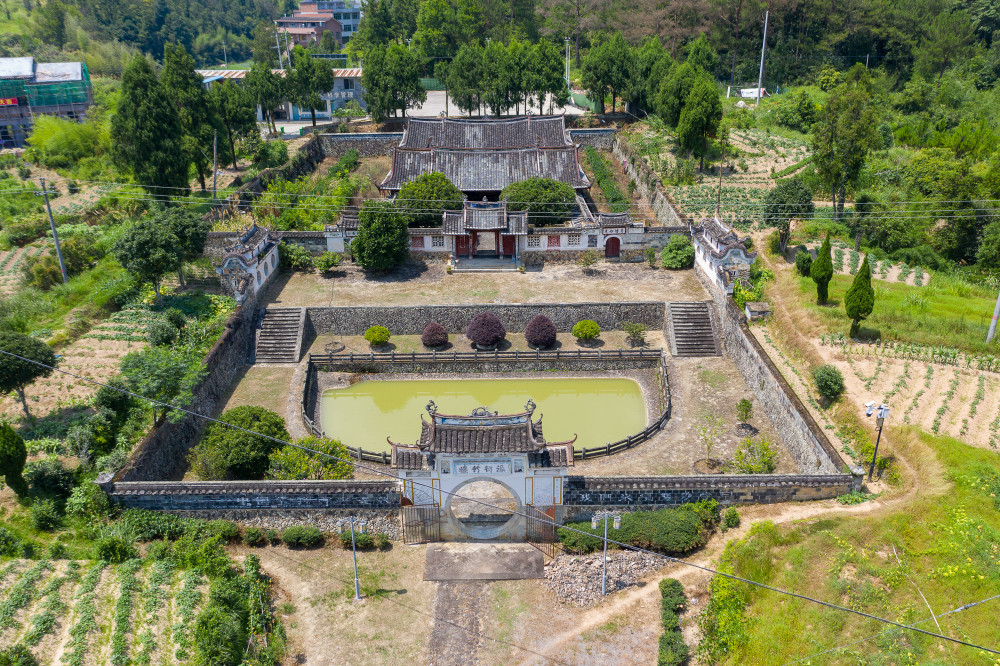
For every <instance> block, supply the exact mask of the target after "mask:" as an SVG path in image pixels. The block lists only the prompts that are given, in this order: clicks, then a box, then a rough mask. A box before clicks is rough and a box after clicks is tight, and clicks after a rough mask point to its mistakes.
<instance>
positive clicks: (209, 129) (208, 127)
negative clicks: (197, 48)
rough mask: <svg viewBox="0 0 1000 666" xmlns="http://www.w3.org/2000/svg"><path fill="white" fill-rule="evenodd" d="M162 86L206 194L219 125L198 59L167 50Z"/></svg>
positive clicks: (176, 48)
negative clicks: (215, 135) (179, 124)
mask: <svg viewBox="0 0 1000 666" xmlns="http://www.w3.org/2000/svg"><path fill="white" fill-rule="evenodd" d="M160 85H161V86H162V87H163V89H164V90H166V91H169V94H170V96H171V98H172V99H173V101H174V105H175V106H176V107H177V116H178V118H180V121H181V130H182V131H183V136H182V142H183V144H184V150H185V152H186V153H187V155H188V159H189V160H190V161H191V163H192V164H194V170H195V173H197V175H198V183H199V184H200V185H201V189H202V191H204V190H205V176H207V175H208V174H210V173H212V164H211V158H210V157H209V155H210V154H211V152H212V151H211V149H210V148H209V147H210V146H211V145H212V140H213V132H214V131H215V130H216V129H218V127H217V121H216V119H215V117H214V116H213V114H212V111H211V107H210V106H209V104H208V92H207V91H206V90H205V87H204V86H203V85H202V83H201V76H200V75H199V74H197V73H195V71H194V58H192V57H191V56H190V55H188V52H187V51H185V50H184V47H183V46H181V45H180V44H177V45H176V46H174V45H173V44H167V45H165V46H164V47H163V71H162V72H160Z"/></svg>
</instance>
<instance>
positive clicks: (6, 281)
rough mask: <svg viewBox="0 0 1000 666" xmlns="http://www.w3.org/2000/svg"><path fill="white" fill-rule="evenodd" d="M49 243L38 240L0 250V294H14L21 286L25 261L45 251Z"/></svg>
mask: <svg viewBox="0 0 1000 666" xmlns="http://www.w3.org/2000/svg"><path fill="white" fill-rule="evenodd" d="M48 247H49V245H48V244H46V243H43V242H36V243H32V244H30V245H25V246H24V247H14V248H11V249H9V250H2V251H0V296H2V295H5V294H12V293H14V291H15V290H16V289H17V288H18V287H19V286H20V284H21V280H22V277H23V271H24V266H25V262H26V260H27V259H28V258H30V257H38V256H41V255H42V254H44V253H45V251H46V250H47V249H48Z"/></svg>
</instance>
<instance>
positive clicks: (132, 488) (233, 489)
mask: <svg viewBox="0 0 1000 666" xmlns="http://www.w3.org/2000/svg"><path fill="white" fill-rule="evenodd" d="M99 483H100V484H101V486H102V488H104V490H105V492H107V494H108V497H110V498H111V500H112V501H114V502H115V503H116V504H118V505H119V506H121V507H123V508H127V509H151V510H157V511H171V512H176V511H213V512H214V511H265V512H267V511H292V510H295V511H316V510H323V511H329V510H331V509H337V510H354V509H371V510H379V511H385V510H396V509H398V508H399V502H400V494H399V486H398V484H397V483H396V481H394V480H386V481H353V480H351V481H160V482H145V483H127V482H121V481H118V480H117V479H116V480H115V481H113V482H111V483H106V482H102V481H99Z"/></svg>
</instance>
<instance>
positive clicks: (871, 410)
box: [865, 400, 889, 481]
mask: <svg viewBox="0 0 1000 666" xmlns="http://www.w3.org/2000/svg"><path fill="white" fill-rule="evenodd" d="M872 414H875V424H876V425H877V426H878V437H876V438H875V452H874V453H872V464H871V465H870V466H869V467H868V480H869V481H871V480H872V475H873V474H874V473H875V460H876V459H877V458H878V444H879V442H881V441H882V426H884V425H885V419H886V417H887V416H889V405H887V404H885V403H884V402H883V403H882V404H881V405H879V406H877V407H876V406H875V401H874V400H869V401H868V402H867V403H865V416H871V415H872Z"/></svg>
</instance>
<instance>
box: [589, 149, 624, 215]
mask: <svg viewBox="0 0 1000 666" xmlns="http://www.w3.org/2000/svg"><path fill="white" fill-rule="evenodd" d="M584 152H585V153H586V155H587V161H588V162H590V170H591V171H593V172H594V180H595V181H596V182H597V186H598V187H599V188H601V192H603V193H604V198H605V199H607V200H608V205H610V206H611V212H612V213H624V212H625V211H627V210H628V205H629V199H628V197H626V196H625V195H624V194H622V192H621V190H619V189H618V184H617V183H615V177H614V175H613V174H612V173H611V167H610V166H608V161H607V160H606V159H604V157H603V156H602V155H601V154H600V153H598V152H597V150H596V149H595V148H594V147H593V146H587V148H586V149H585V150H584Z"/></svg>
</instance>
